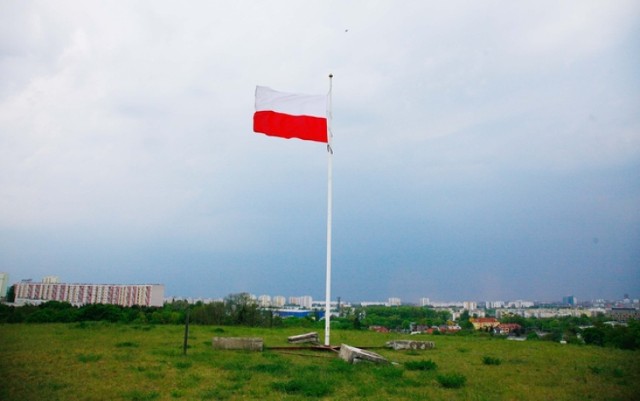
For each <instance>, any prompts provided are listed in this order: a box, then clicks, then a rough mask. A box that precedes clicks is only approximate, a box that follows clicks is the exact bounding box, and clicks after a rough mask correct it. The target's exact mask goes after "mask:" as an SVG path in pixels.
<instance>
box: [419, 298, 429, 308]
mask: <svg viewBox="0 0 640 401" xmlns="http://www.w3.org/2000/svg"><path fill="white" fill-rule="evenodd" d="M418 304H419V305H420V306H428V305H431V302H429V298H420V301H419V302H418Z"/></svg>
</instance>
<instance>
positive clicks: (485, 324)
mask: <svg viewBox="0 0 640 401" xmlns="http://www.w3.org/2000/svg"><path fill="white" fill-rule="evenodd" d="M469 321H470V322H471V324H473V328H474V329H476V330H485V331H489V330H492V329H493V328H494V327H498V325H500V322H499V321H498V319H496V318H495V317H478V318H471V319H469Z"/></svg>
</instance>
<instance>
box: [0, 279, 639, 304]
mask: <svg viewBox="0 0 640 401" xmlns="http://www.w3.org/2000/svg"><path fill="white" fill-rule="evenodd" d="M0 278H2V279H4V280H8V281H7V283H8V284H7V286H11V285H13V284H16V283H18V282H22V281H25V280H31V281H34V282H42V283H66V284H93V285H109V284H112V285H141V284H145V285H148V284H160V285H163V286H164V284H163V283H156V282H154V283H151V282H148V283H97V282H83V283H80V282H72V281H64V280H63V281H61V280H60V277H59V276H56V275H47V276H44V277H42V278H41V279H40V280H37V279H21V280H18V281H11V276H10V275H9V274H8V273H0ZM238 293H246V294H249V295H251V296H253V297H255V299H256V301H257V302H258V303H261V304H269V305H271V304H272V300H273V305H275V306H284V305H285V304H295V305H300V306H306V307H310V305H311V304H312V303H318V302H324V299H323V298H319V297H318V298H317V297H314V296H312V295H308V294H298V293H296V294H297V295H293V294H285V293H272V294H266V293H259V292H251V291H238V292H229V293H226V294H224V295H214V296H203V295H189V296H184V295H176V294H170V293H166V294H164V297H165V299H172V298H175V299H211V300H213V299H218V300H221V299H224V298H225V297H226V296H228V295H232V294H238ZM338 297H340V299H341V300H342V302H348V303H352V304H353V303H371V304H374V303H386V304H389V305H405V304H415V305H418V306H425V305H434V304H438V305H439V304H454V303H459V304H461V305H464V304H465V303H469V302H472V303H477V302H487V303H492V304H495V303H502V304H508V303H527V304H528V303H531V304H533V302H540V303H566V304H569V305H576V304H580V303H583V302H594V301H601V300H606V301H622V300H624V299H631V300H637V299H639V298H640V297H638V296H636V297H634V296H632V295H630V294H627V293H625V294H620V296H619V297H614V298H604V297H593V298H588V299H586V298H585V299H579V298H578V297H576V296H574V295H567V294H564V295H560V296H558V297H556V298H555V299H544V300H543V299H533V298H527V297H524V296H522V297H519V298H513V299H480V298H451V299H432V298H430V297H426V296H423V297H420V298H418V299H409V298H404V297H401V296H387V297H383V298H378V299H374V298H373V297H369V298H366V299H351V298H349V297H348V296H340V295H338V296H336V297H335V298H332V302H337V300H338ZM529 306H530V305H529ZM518 307H520V305H518ZM467 309H469V308H467Z"/></svg>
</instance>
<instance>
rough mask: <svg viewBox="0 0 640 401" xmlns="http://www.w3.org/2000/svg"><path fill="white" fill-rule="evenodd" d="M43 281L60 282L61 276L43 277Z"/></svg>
mask: <svg viewBox="0 0 640 401" xmlns="http://www.w3.org/2000/svg"><path fill="white" fill-rule="evenodd" d="M42 282H43V283H44V284H58V283H59V282H60V277H58V276H45V277H43V278H42Z"/></svg>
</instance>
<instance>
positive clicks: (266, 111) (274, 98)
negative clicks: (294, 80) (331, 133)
mask: <svg viewBox="0 0 640 401" xmlns="http://www.w3.org/2000/svg"><path fill="white" fill-rule="evenodd" d="M253 131H254V132H259V133H262V134H267V135H270V136H278V137H281V138H287V139H290V138H298V139H304V140H307V141H316V142H325V143H327V142H328V135H327V96H326V95H300V94H295V93H285V92H278V91H276V90H273V89H271V88H267V87H266V86H256V112H255V113H254V115H253Z"/></svg>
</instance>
